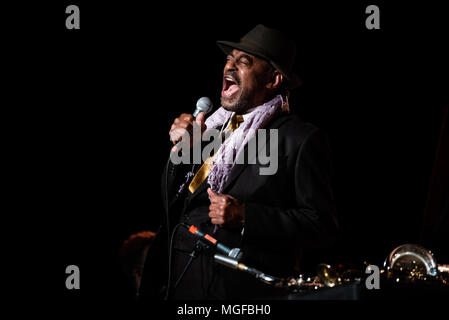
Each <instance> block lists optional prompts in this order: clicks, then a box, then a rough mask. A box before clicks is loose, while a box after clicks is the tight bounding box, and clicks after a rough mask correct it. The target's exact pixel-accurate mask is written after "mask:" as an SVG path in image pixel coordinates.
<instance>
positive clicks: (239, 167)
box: [188, 116, 288, 202]
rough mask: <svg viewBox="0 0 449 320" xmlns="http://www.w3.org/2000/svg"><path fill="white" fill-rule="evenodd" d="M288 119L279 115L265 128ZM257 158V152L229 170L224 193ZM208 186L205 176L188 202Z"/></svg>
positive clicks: (272, 126) (273, 126)
mask: <svg viewBox="0 0 449 320" xmlns="http://www.w3.org/2000/svg"><path fill="white" fill-rule="evenodd" d="M287 119H288V117H287V116H280V117H277V118H276V119H274V120H273V121H272V122H271V123H269V124H268V125H267V126H266V127H265V129H274V128H278V127H279V126H280V125H281V124H282V123H283V122H284V121H286V120H287ZM256 136H257V135H254V137H252V138H251V139H250V140H249V141H252V140H253V139H256ZM249 141H248V143H247V144H246V145H245V147H244V149H243V154H244V155H245V154H248V144H249ZM255 158H257V152H256V154H254V155H253V157H251V159H246V161H244V163H243V164H236V165H235V166H234V167H233V168H232V170H231V172H230V173H229V177H228V180H227V181H226V183H225V185H224V187H223V191H222V192H223V193H225V190H227V188H228V187H229V186H230V185H231V184H232V183H233V182H234V181H235V180H236V179H237V178H238V177H239V176H240V174H241V173H242V171H243V170H244V169H245V168H246V167H247V166H248V163H257V162H255V161H254V159H255ZM208 187H209V184H208V183H207V178H206V179H205V180H204V181H203V183H201V185H200V186H199V187H198V188H197V189H196V190H195V192H194V193H193V194H192V195H191V196H190V197H189V200H188V202H190V201H192V199H194V198H195V197H197V196H198V195H199V194H201V192H203V191H205V190H206V189H207V188H208Z"/></svg>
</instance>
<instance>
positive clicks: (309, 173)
mask: <svg viewBox="0 0 449 320" xmlns="http://www.w3.org/2000/svg"><path fill="white" fill-rule="evenodd" d="M265 129H276V130H277V132H278V142H277V145H278V157H277V160H278V168H277V171H276V173H275V174H273V175H261V174H260V171H259V170H260V168H261V167H263V166H264V165H262V164H261V163H260V161H259V157H258V156H256V158H255V162H256V164H248V162H250V163H251V161H246V162H245V164H237V165H236V166H235V167H234V168H233V170H232V171H231V174H230V176H229V179H228V180H227V182H226V184H225V187H224V190H223V193H224V194H229V195H231V196H233V197H235V198H237V199H239V200H240V201H243V202H244V203H245V206H246V212H245V216H246V218H245V225H244V230H243V232H242V229H227V228H220V229H218V231H217V232H216V233H215V234H214V236H215V237H216V238H217V239H218V240H219V241H220V242H222V243H223V244H225V245H227V246H228V247H231V248H233V247H239V248H241V249H242V251H243V252H244V256H243V262H245V263H247V264H248V265H251V266H253V267H256V268H258V269H260V270H261V271H264V272H266V273H269V274H272V275H274V276H278V277H286V276H293V275H295V273H296V272H297V269H295V266H296V267H297V264H298V256H299V253H300V252H301V250H302V249H304V248H314V247H327V246H330V245H332V243H333V241H334V240H335V236H336V232H337V222H336V218H335V216H336V212H335V203H334V197H333V194H332V188H331V159H330V150H329V144H328V140H327V137H326V135H325V134H324V133H323V132H322V131H321V130H320V129H318V128H316V127H315V126H313V125H311V124H309V123H306V122H303V121H302V120H300V119H299V118H298V117H296V116H292V115H282V116H280V117H278V118H276V119H274V120H272V121H271V122H270V123H269V124H268V125H267V126H266V128H265ZM266 136H267V141H266V143H267V150H269V145H270V143H273V141H270V135H269V133H268V132H267V135H266ZM248 160H252V159H248ZM265 166H267V165H265ZM197 167H199V166H197ZM190 169H191V165H177V166H175V165H173V164H171V163H169V164H168V166H167V167H166V172H165V174H164V178H163V183H162V190H163V200H164V203H168V205H169V208H170V220H171V221H170V226H171V228H170V229H172V228H173V226H174V225H175V224H176V223H179V222H187V223H189V224H194V225H195V226H197V227H199V228H200V229H201V230H202V231H204V232H207V233H212V232H213V225H212V224H211V222H210V218H209V217H208V213H209V209H208V207H209V205H210V202H209V199H208V195H207V192H206V190H207V188H208V183H207V179H206V181H205V182H203V184H202V185H200V187H198V189H197V190H196V191H195V192H194V193H193V194H190V193H189V191H186V192H184V193H182V194H177V191H178V189H179V185H180V184H181V183H182V182H183V181H184V177H185V174H186V171H188V170H190ZM166 182H167V183H166ZM186 189H187V188H186ZM166 194H167V195H168V198H166V197H165V195H166ZM167 200H168V201H167ZM180 229H181V230H179V231H178V232H176V235H175V238H174V239H175V240H174V243H173V247H174V251H173V252H174V253H173V271H172V272H173V274H172V282H173V281H176V279H177V277H178V276H179V274H180V273H182V270H183V269H184V267H185V264H186V263H187V260H188V255H187V253H189V252H191V251H192V250H193V249H194V246H195V243H196V240H197V239H196V238H195V237H194V236H192V235H190V234H189V233H188V232H186V231H185V230H183V229H182V228H180ZM161 233H163V232H161ZM161 238H162V239H161V240H160V241H162V242H163V239H167V236H166V234H165V235H164V236H162V237H161ZM154 259H155V258H153V260H154ZM153 263H154V262H153ZM269 291H270V289H269V288H267V285H265V284H261V283H259V282H257V280H254V279H252V278H251V277H250V276H248V275H246V274H243V273H242V272H241V271H235V270H227V269H226V268H225V267H222V266H219V265H217V264H216V263H214V261H213V257H212V255H209V254H208V253H207V252H204V253H202V254H200V255H199V256H198V257H197V258H195V259H194V262H193V263H192V264H191V265H190V266H189V268H188V269H187V271H186V273H185V275H184V277H183V279H182V280H181V281H180V283H179V286H178V288H177V289H176V290H175V292H174V297H175V298H185V299H189V298H192V299H206V298H218V299H221V298H223V299H224V298H263V297H265V296H266V295H268V294H269Z"/></svg>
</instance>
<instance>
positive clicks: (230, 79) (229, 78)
mask: <svg viewBox="0 0 449 320" xmlns="http://www.w3.org/2000/svg"><path fill="white" fill-rule="evenodd" d="M225 79H226V80H228V81H232V82H235V80H234V79H233V78H231V77H229V76H226V77H225Z"/></svg>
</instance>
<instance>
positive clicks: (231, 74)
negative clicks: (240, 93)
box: [224, 71, 240, 85]
mask: <svg viewBox="0 0 449 320" xmlns="http://www.w3.org/2000/svg"><path fill="white" fill-rule="evenodd" d="M224 76H230V77H232V79H234V80H235V82H236V83H237V84H238V85H240V78H239V77H238V75H237V73H236V72H235V71H226V72H225V74H224Z"/></svg>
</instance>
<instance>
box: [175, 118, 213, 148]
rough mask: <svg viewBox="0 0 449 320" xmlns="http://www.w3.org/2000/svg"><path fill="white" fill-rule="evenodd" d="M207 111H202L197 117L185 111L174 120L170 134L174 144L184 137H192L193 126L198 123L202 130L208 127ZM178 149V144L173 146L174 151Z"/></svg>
mask: <svg viewBox="0 0 449 320" xmlns="http://www.w3.org/2000/svg"><path fill="white" fill-rule="evenodd" d="M204 119H205V113H204V112H200V113H199V114H198V116H197V118H196V119H195V118H194V117H193V115H191V114H187V113H183V114H181V115H180V116H179V117H178V118H176V119H175V120H174V121H173V124H172V125H171V127H170V130H169V132H168V134H169V135H170V140H171V141H172V142H173V144H177V143H178V142H179V141H181V140H182V139H183V138H184V137H186V136H188V135H189V136H190V137H192V133H193V126H194V125H198V126H200V127H201V132H203V131H204V130H205V129H206V125H205V121H204ZM190 145H192V141H190ZM177 150H178V147H177V146H174V147H173V148H172V152H176V151H177Z"/></svg>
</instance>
